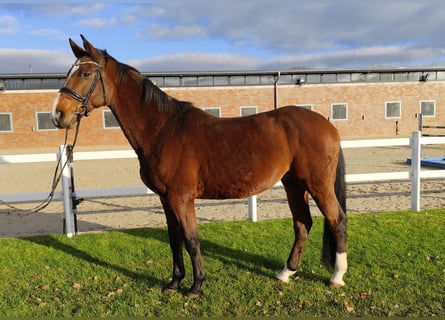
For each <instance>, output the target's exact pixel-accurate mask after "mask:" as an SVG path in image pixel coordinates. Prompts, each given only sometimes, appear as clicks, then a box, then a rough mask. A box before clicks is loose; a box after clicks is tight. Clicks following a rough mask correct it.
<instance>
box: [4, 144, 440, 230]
mask: <svg viewBox="0 0 445 320" xmlns="http://www.w3.org/2000/svg"><path fill="white" fill-rule="evenodd" d="M123 148H124V147H122V146H120V147H116V148H115V149H123ZM125 148H127V147H125ZM98 149H99V150H104V149H107V150H109V149H110V148H95V150H98ZM91 150H92V149H91V148H77V149H76V151H91ZM18 152H19V151H18V150H15V151H8V153H9V154H16V153H18ZM47 152H50V153H51V152H54V153H55V152H57V150H41V149H39V150H26V151H20V153H30V154H33V153H47ZM410 152H411V151H410V149H409V147H381V148H357V149H345V150H344V153H345V159H346V172H347V174H353V173H372V172H393V171H409V169H410V168H409V166H408V165H407V164H406V159H407V158H408V157H410ZM0 154H5V152H3V153H2V150H0ZM422 156H423V157H439V156H445V145H432V146H425V147H424V148H423V151H422ZM54 168H55V163H51V162H49V163H30V164H3V165H0V194H14V193H24V192H36V191H48V192H49V189H50V186H51V179H52V175H53V172H54ZM430 170H432V169H430ZM74 174H75V187H76V190H81V189H100V188H113V187H127V186H137V185H141V184H142V183H141V181H140V178H139V164H138V162H137V160H136V159H119V160H96V161H77V162H76V163H75V167H74ZM347 195H348V200H347V207H348V213H350V214H354V213H373V212H382V211H391V210H408V209H410V183H409V182H385V183H360V184H349V185H348V187H347ZM33 205H34V204H31V203H23V204H17V206H18V207H20V208H23V209H26V208H30V207H33ZM311 207H312V209H311V210H312V212H313V214H319V211H318V209H317V208H316V206H315V205H314V204H313V202H312V203H311ZM443 207H445V180H444V179H440V180H439V179H437V180H426V181H422V186H421V208H422V209H432V208H443ZM78 211H79V214H78V230H79V232H94V231H102V230H111V229H124V228H140V227H158V226H165V217H164V213H163V210H162V207H161V204H160V202H159V199H158V197H157V196H155V195H146V196H137V197H125V198H124V197H116V198H97V199H87V200H85V202H84V203H82V204H80V205H79V207H78ZM196 213H197V217H198V221H199V222H200V223H203V222H210V221H223V220H241V219H247V199H235V200H197V201H196ZM62 216H63V206H62V203H61V202H60V201H55V202H53V203H51V204H50V205H49V206H48V207H47V208H46V209H45V210H43V211H42V212H40V213H29V214H28V213H26V212H20V211H17V210H12V209H10V208H8V207H6V206H5V205H2V204H0V237H22V236H29V235H39V234H55V233H62ZM284 217H290V212H289V209H288V206H287V201H286V199H285V194H284V190H283V189H282V188H279V187H277V188H272V189H270V190H268V191H265V192H263V193H261V194H260V195H258V219H259V220H263V219H271V218H284Z"/></svg>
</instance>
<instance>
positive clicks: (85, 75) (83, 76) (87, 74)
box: [82, 72, 91, 78]
mask: <svg viewBox="0 0 445 320" xmlns="http://www.w3.org/2000/svg"><path fill="white" fill-rule="evenodd" d="M90 74H91V73H89V72H84V73H82V78H88V77H89V76H90Z"/></svg>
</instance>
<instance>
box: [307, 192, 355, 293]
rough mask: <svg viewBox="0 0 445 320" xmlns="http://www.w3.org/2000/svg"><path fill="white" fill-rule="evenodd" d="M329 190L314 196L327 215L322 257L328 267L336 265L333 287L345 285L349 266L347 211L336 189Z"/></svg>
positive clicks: (332, 278)
mask: <svg viewBox="0 0 445 320" xmlns="http://www.w3.org/2000/svg"><path fill="white" fill-rule="evenodd" d="M327 190H328V191H326V192H321V193H317V194H313V195H312V196H313V198H314V200H315V202H316V203H317V205H318V207H319V208H320V211H321V212H322V213H323V215H324V216H325V227H324V234H323V253H322V258H323V262H324V263H325V264H326V265H327V266H328V267H331V266H334V267H335V270H334V273H333V275H332V277H331V279H330V284H331V286H333V287H341V286H344V285H345V282H344V281H343V275H344V274H345V273H346V271H347V268H348V263H347V258H346V246H347V238H346V213H345V212H344V211H343V209H342V208H341V205H340V203H339V202H338V200H337V197H336V195H335V193H334V190H332V191H329V189H327Z"/></svg>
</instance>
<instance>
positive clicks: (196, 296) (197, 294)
mask: <svg viewBox="0 0 445 320" xmlns="http://www.w3.org/2000/svg"><path fill="white" fill-rule="evenodd" d="M185 295H186V296H187V298H191V299H199V298H201V297H202V296H203V295H204V294H203V293H202V291H192V290H189V291H187V293H186V294H185Z"/></svg>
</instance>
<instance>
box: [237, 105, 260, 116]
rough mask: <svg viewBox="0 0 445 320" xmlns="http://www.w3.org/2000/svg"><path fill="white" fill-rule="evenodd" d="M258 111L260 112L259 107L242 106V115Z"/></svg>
mask: <svg viewBox="0 0 445 320" xmlns="http://www.w3.org/2000/svg"><path fill="white" fill-rule="evenodd" d="M257 112H258V108H257V107H241V108H240V115H241V116H242V117H244V116H250V115H252V114H255V113H257Z"/></svg>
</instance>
